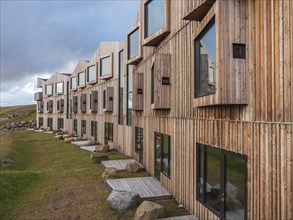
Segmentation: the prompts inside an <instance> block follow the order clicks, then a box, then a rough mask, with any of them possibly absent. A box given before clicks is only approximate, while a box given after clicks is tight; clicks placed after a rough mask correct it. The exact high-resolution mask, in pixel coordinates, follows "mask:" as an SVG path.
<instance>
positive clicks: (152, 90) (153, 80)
mask: <svg viewBox="0 0 293 220" xmlns="http://www.w3.org/2000/svg"><path fill="white" fill-rule="evenodd" d="M151 74H152V75H151V104H153V103H154V102H155V101H154V100H155V67H154V65H153V66H152V69H151Z"/></svg>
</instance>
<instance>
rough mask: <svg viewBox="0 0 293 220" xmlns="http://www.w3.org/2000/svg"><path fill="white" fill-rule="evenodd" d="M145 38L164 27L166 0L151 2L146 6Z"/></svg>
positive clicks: (153, 0)
mask: <svg viewBox="0 0 293 220" xmlns="http://www.w3.org/2000/svg"><path fill="white" fill-rule="evenodd" d="M145 16H146V17H145V21H146V26H145V38H147V37H149V36H150V35H152V34H153V33H155V32H157V31H159V30H160V29H161V28H163V27H164V16H165V10H164V0H151V1H149V2H148V3H147V4H146V6H145Z"/></svg>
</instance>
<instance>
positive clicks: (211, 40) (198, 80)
mask: <svg viewBox="0 0 293 220" xmlns="http://www.w3.org/2000/svg"><path fill="white" fill-rule="evenodd" d="M215 78H216V31H215V19H212V21H211V22H210V23H209V24H208V25H207V27H206V28H205V29H204V30H203V31H202V33H201V34H200V35H199V36H198V37H197V38H196V39H195V98H199V97H202V96H207V95H211V94H215V92H216V86H215V81H216V80H215Z"/></svg>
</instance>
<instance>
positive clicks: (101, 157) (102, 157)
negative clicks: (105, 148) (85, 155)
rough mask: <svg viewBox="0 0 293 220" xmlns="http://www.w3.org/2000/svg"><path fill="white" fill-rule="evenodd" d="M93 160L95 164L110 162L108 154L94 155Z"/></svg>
mask: <svg viewBox="0 0 293 220" xmlns="http://www.w3.org/2000/svg"><path fill="white" fill-rule="evenodd" d="M91 159H92V160H93V161H94V162H95V163H101V162H102V161H104V160H108V155H107V154H101V153H93V154H92V155H91Z"/></svg>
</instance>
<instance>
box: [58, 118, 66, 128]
mask: <svg viewBox="0 0 293 220" xmlns="http://www.w3.org/2000/svg"><path fill="white" fill-rule="evenodd" d="M63 128H64V119H63V118H58V121H57V129H63Z"/></svg>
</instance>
